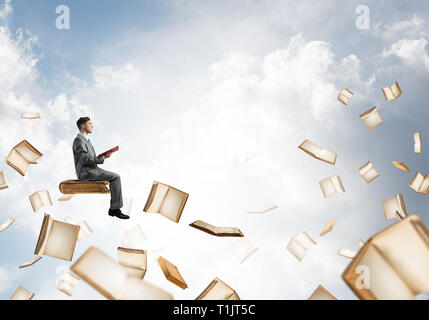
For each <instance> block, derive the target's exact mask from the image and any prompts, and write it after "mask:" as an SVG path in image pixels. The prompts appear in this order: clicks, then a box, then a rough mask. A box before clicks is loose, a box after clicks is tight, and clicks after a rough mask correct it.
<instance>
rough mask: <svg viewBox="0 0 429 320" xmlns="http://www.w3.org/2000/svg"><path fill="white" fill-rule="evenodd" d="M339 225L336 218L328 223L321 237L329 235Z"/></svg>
mask: <svg viewBox="0 0 429 320" xmlns="http://www.w3.org/2000/svg"><path fill="white" fill-rule="evenodd" d="M336 223H337V218H334V219H332V220H330V221H328V222H327V223H326V224H325V226H324V227H323V229H322V232H320V236H321V237H323V236H324V235H325V234H327V233H329V232H331V231H332V229H334V226H335V224H336Z"/></svg>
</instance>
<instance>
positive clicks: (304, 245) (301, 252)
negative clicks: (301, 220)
mask: <svg viewBox="0 0 429 320" xmlns="http://www.w3.org/2000/svg"><path fill="white" fill-rule="evenodd" d="M315 245H316V242H315V241H314V240H313V239H311V238H310V236H309V235H308V234H307V233H306V232H305V231H301V232H299V233H298V234H296V235H295V236H294V237H292V239H291V240H290V241H289V243H288V245H287V249H288V250H289V252H290V253H292V254H293V255H294V256H295V258H297V259H298V260H299V261H302V259H304V256H305V252H306V251H307V250H308V249H311V248H312V247H314V246H315Z"/></svg>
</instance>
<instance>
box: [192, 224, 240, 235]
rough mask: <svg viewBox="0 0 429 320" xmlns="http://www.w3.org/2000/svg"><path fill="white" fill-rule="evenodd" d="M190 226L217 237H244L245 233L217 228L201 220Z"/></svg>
mask: <svg viewBox="0 0 429 320" xmlns="http://www.w3.org/2000/svg"><path fill="white" fill-rule="evenodd" d="M190 226H191V227H193V228H196V229H198V230H201V231H204V232H206V233H208V234H211V235H213V236H217V237H244V235H243V233H242V232H241V231H240V229H238V228H234V227H215V226H213V225H211V224H209V223H207V222H204V221H201V220H197V221H195V222H192V223H191V224H190Z"/></svg>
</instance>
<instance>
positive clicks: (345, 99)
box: [337, 88, 354, 105]
mask: <svg viewBox="0 0 429 320" xmlns="http://www.w3.org/2000/svg"><path fill="white" fill-rule="evenodd" d="M353 96H354V93H353V92H351V91H350V90H349V89H347V88H344V89H342V90H341V91H340V93H339V94H338V97H337V100H338V101H340V102H341V103H342V104H344V105H347V104H348V103H349V99H350V98H351V97H353Z"/></svg>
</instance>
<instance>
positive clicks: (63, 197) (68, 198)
mask: <svg viewBox="0 0 429 320" xmlns="http://www.w3.org/2000/svg"><path fill="white" fill-rule="evenodd" d="M74 196H75V194H65V195H63V196H61V197H59V198H58V201H60V202H66V201H70V200H71V199H73V198H74Z"/></svg>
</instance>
